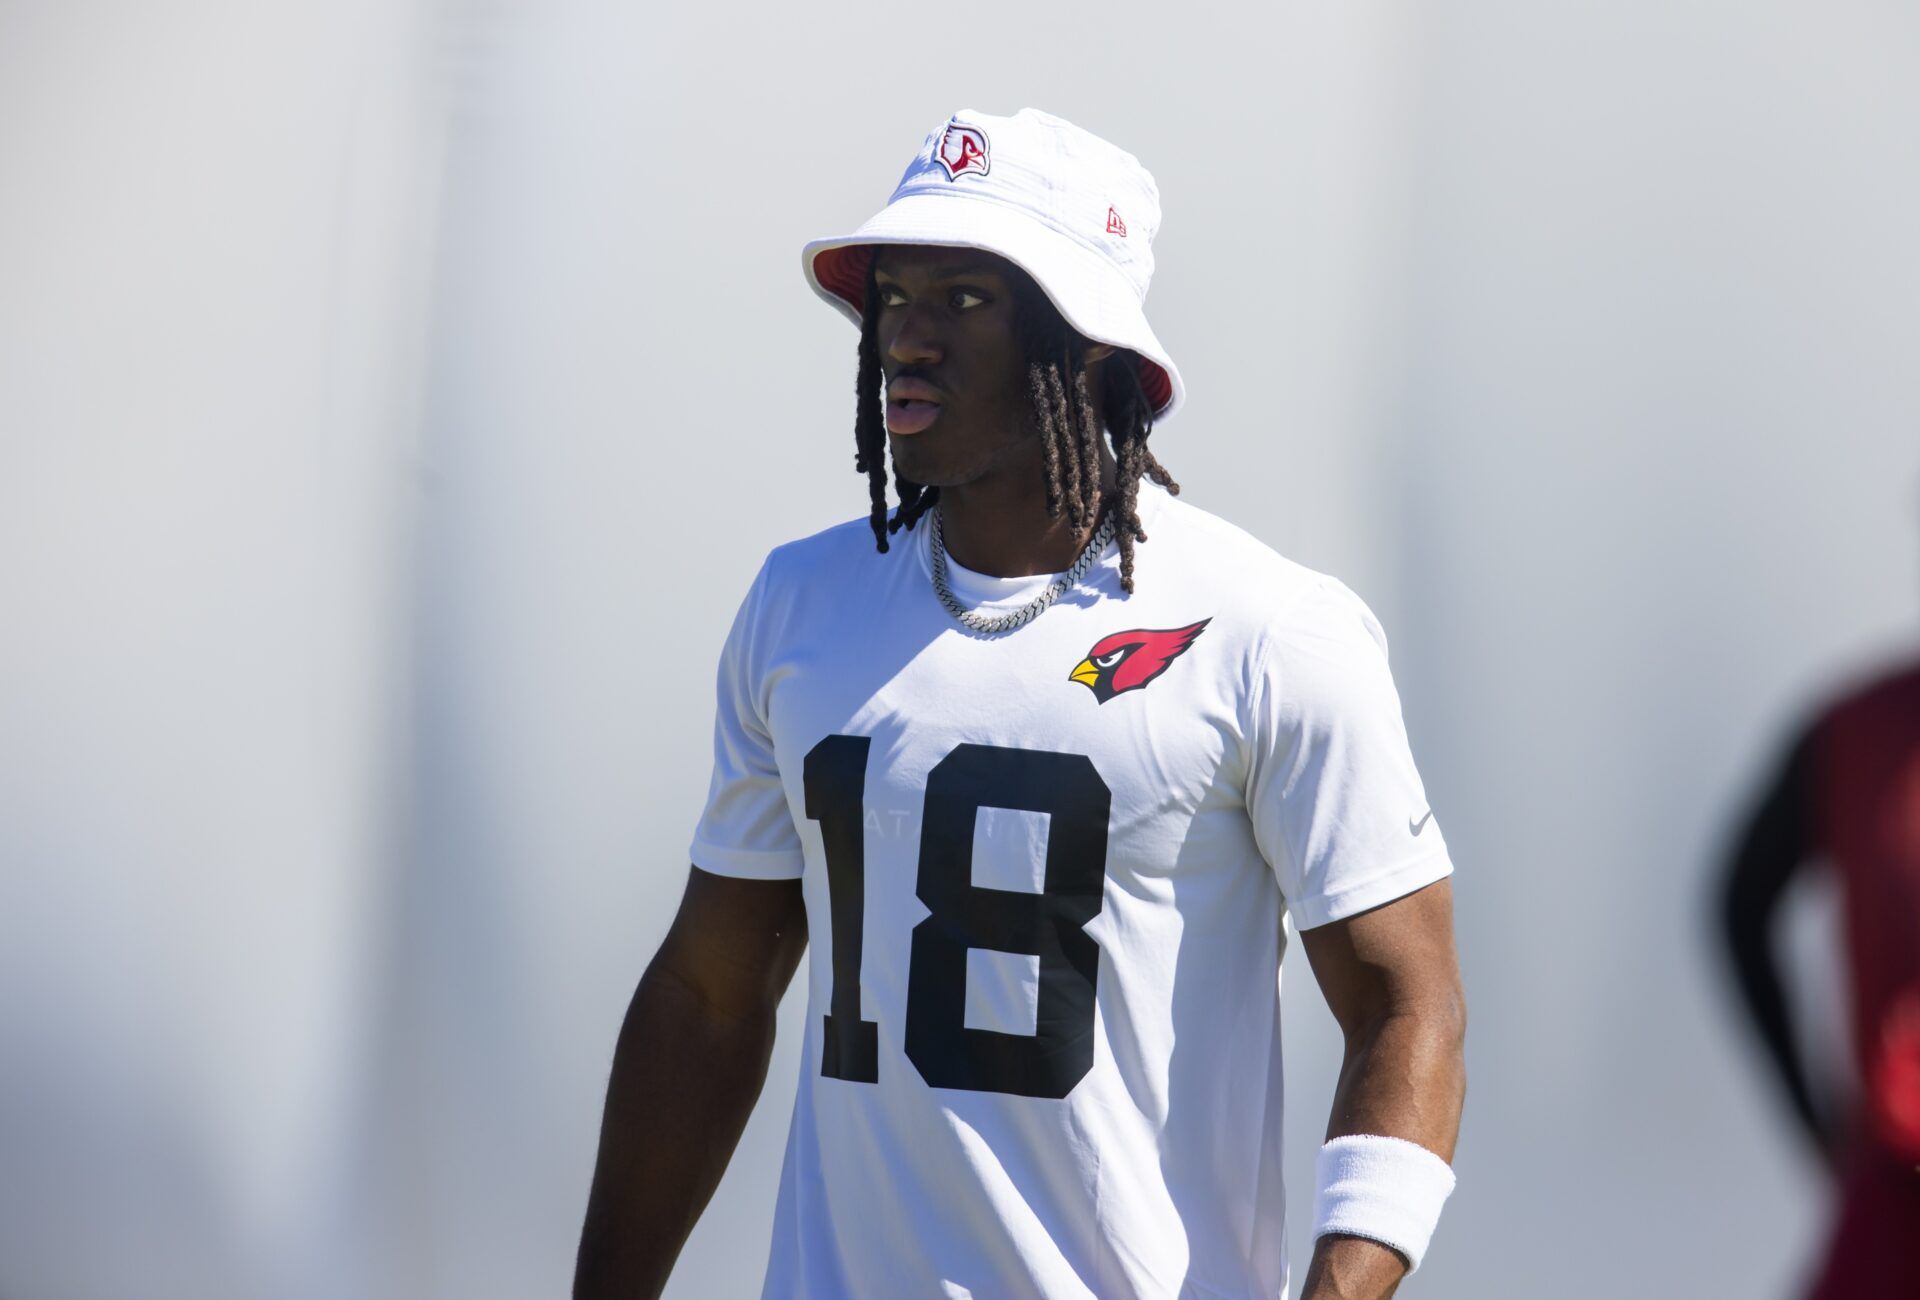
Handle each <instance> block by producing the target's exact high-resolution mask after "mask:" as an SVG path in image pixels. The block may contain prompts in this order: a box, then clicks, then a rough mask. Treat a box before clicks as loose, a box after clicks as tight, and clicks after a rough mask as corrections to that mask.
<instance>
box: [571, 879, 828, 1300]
mask: <svg viewBox="0 0 1920 1300" xmlns="http://www.w3.org/2000/svg"><path fill="white" fill-rule="evenodd" d="M806 945H807V916H806V909H805V906H804V904H803V903H802V901H801V895H800V882H799V881H798V880H740V879H734V878H732V877H727V876H717V875H714V874H712V873H710V872H706V871H702V870H700V869H699V868H698V867H694V868H692V874H691V875H690V876H689V878H688V880H687V889H686V893H685V895H684V896H683V897H682V899H681V902H680V910H679V913H678V914H677V915H676V916H675V917H674V921H673V927H672V928H671V929H670V930H669V931H668V933H667V937H666V940H665V941H664V942H663V943H662V944H661V945H660V951H659V952H658V953H656V954H655V955H654V958H653V961H652V962H651V963H650V964H649V965H648V967H647V970H646V973H645V974H644V975H642V976H641V977H640V985H639V987H638V988H637V989H636V990H635V991H634V995H633V1002H632V1004H631V1005H630V1006H629V1007H628V1009H627V1017H626V1021H625V1023H624V1024H623V1025H622V1026H621V1027H620V1038H619V1042H618V1043H617V1045H616V1046H615V1048H614V1054H613V1074H612V1079H611V1081H610V1082H609V1083H608V1085H607V1105H606V1113H605V1115H604V1117H603V1119H602V1121H601V1126H600V1153H599V1158H598V1162H597V1164H596V1166H595V1168H594V1173H593V1190H592V1192H591V1193H590V1195H589V1197H588V1200H587V1214H586V1222H585V1225H584V1226H583V1228H582V1229H581V1233H580V1253H579V1258H578V1261H577V1264H576V1267H575V1273H574V1282H573V1294H574V1297H575V1300H595V1298H596V1297H603V1296H618V1297H620V1298H621V1300H638V1298H639V1297H652V1296H658V1295H659V1294H660V1292H661V1290H662V1289H663V1288H664V1287H665V1286H666V1282H667V1275H668V1274H669V1273H670V1272H671V1271H672V1269H673V1263H674V1260H675V1259H676V1258H678V1256H679V1254H680V1248H681V1247H682V1246H683V1245H684V1244H685V1243H686V1240H687V1235H688V1234H689V1233H690V1232H692V1231H693V1225H694V1222H695V1221H696V1220H697V1219H699V1217H700V1213H701V1211H702V1210H704V1209H705V1208H706V1205H707V1201H708V1199H709V1198H710V1197H711V1196H712V1195H713V1190H714V1188H715V1187H716V1186H717V1185H718V1184H719V1182H720V1175H721V1174H722V1173H723V1172H724V1171H725V1170H726V1167H727V1161H728V1160H729V1159H730V1158H731V1157H732V1155H733V1148H734V1145H735V1144H736V1143H737V1142H738V1141H739V1140H740V1131H741V1130H742V1129H743V1128H744V1127H745V1126H746V1122H747V1116H748V1115H749V1114H751V1113H752V1111H753V1104H754V1102H755V1100H757V1099H758V1097H759V1096H760V1087H761V1085H762V1084H763V1083H764V1082H765V1081H766V1077H767V1061H768V1058H769V1057H770V1056H771V1054H772V1052H773V1031H774V1017H775V1013H776V1012H777V1010H778V1009H779V1006H780V997H781V995H782V994H783V993H784V992H785V991H786V988H787V984H788V982H789V981H790V980H791V979H792V978H793V971H794V967H795V966H797V965H798V964H799V961H800V956H801V953H802V952H804V951H805V949H806Z"/></svg>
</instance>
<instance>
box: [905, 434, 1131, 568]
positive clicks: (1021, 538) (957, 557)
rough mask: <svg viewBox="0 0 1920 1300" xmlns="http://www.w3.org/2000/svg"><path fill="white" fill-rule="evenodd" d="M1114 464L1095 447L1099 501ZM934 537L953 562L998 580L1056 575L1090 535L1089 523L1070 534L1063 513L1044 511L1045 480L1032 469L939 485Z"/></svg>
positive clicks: (1109, 487) (1107, 491) (1105, 495)
mask: <svg viewBox="0 0 1920 1300" xmlns="http://www.w3.org/2000/svg"><path fill="white" fill-rule="evenodd" d="M1116 468H1117V466H1116V464H1115V462H1114V459H1113V453H1112V452H1111V451H1109V450H1108V449H1107V448H1106V447H1105V446H1102V447H1101V449H1100V502H1101V504H1105V503H1106V501H1107V500H1108V499H1109V498H1110V497H1111V495H1112V493H1113V488H1114V482H1115V470H1116ZM937 508H938V509H939V511H940V536H941V540H942V541H943V542H944V543H945V545H946V549H947V554H948V555H949V556H951V557H952V558H953V561H954V562H955V563H956V564H959V565H961V566H962V567H963V568H968V569H972V570H973V571H974V572H975V573H984V574H988V575H990V576H993V577H998V578H1023V577H1028V576H1030V575H1033V574H1038V573H1059V572H1060V571H1062V570H1063V569H1069V568H1072V567H1073V562H1074V561H1075V560H1077V559H1079V558H1080V552H1081V551H1083V550H1085V549H1086V545H1087V542H1088V540H1089V539H1090V538H1091V537H1092V536H1093V532H1094V526H1095V525H1094V523H1093V521H1092V520H1089V521H1088V524H1087V527H1085V528H1083V529H1081V530H1080V531H1079V532H1075V531H1074V530H1073V529H1072V527H1070V526H1069V525H1068V523H1067V512H1066V509H1065V507H1064V503H1063V505H1062V509H1061V511H1060V513H1059V514H1058V515H1057V516H1054V517H1052V518H1049V517H1048V515H1047V498H1046V488H1045V484H1044V483H1043V482H1042V480H1041V476H1040V473H1039V467H1038V466H1036V467H1034V470H1033V472H1028V473H1021V472H1019V471H1017V470H1016V471H1014V472H1011V473H1001V474H995V475H992V476H990V477H988V478H984V479H979V480H976V481H975V482H972V483H960V484H955V485H953V486H950V487H943V488H941V489H940V502H939V506H938V507H937Z"/></svg>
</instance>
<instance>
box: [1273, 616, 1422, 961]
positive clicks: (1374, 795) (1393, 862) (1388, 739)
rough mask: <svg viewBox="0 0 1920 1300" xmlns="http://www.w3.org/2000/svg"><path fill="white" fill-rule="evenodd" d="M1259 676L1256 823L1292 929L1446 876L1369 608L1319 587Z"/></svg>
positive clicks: (1285, 626)
mask: <svg viewBox="0 0 1920 1300" xmlns="http://www.w3.org/2000/svg"><path fill="white" fill-rule="evenodd" d="M1255 673H1256V676H1255V680H1254V682H1253V684H1252V688H1251V690H1249V692H1248V695H1247V698H1248V702H1249V703H1248V707H1249V709H1250V711H1251V715H1252V716H1251V717H1250V718H1248V719H1247V721H1246V735H1247V738H1248V741H1249V743H1250V746H1251V753H1250V754H1249V757H1248V762H1247V790H1246V806H1247V814H1248V816H1249V817H1250V818H1251V819H1252V822H1253V832H1254V838H1255V840H1256V842H1257V843H1258V844H1259V847H1260V852H1261V855H1262V856H1263V857H1265V858H1266V860H1267V862H1268V864H1269V865H1271V866H1272V868H1273V871H1274V875H1275V877H1276V878H1277V879H1278V881H1279V883H1280V889H1281V892H1282V893H1283V894H1284V895H1285V896H1286V900H1287V908H1288V910H1289V912H1290V913H1291V914H1292V916H1293V920H1294V924H1295V926H1297V927H1298V928H1300V929H1303V930H1304V929H1311V928H1313V927H1314V926H1317V925H1325V924H1327V923H1328V922H1329V921H1338V920H1340V919H1341V918H1343V917H1348V916H1352V915H1354V914H1355V913H1358V912H1364V911H1366V910H1367V909H1368V908H1372V907H1378V906H1379V905H1380V904H1382V903H1386V902H1390V901H1392V900H1393V899H1395V898H1399V897H1400V896H1401V895H1403V894H1410V893H1412V892H1413V891H1414V890H1416V889H1420V888H1422V887H1423V886H1426V885H1430V884H1432V883H1433V882H1434V881H1436V880H1439V879H1441V878H1442V877H1444V876H1446V875H1448V874H1450V873H1451V872H1452V870H1453V864H1452V862H1451V860H1450V859H1449V858H1448V856H1447V846H1446V841H1445V840H1443V839H1442V838H1441V835H1440V827H1439V825H1438V824H1437V823H1436V822H1435V820H1434V817H1433V810H1432V808H1431V807H1430V806H1429V804H1428V803H1427V796H1426V790H1425V788H1424V787H1423V786H1422V784H1421V781H1420V774H1419V772H1418V771H1417V770H1416V769H1415V767H1414V762H1413V752H1412V749H1411V747H1410V746H1409V744H1408V742H1407V730H1406V724H1405V722H1404V721H1403V720H1402V718H1401V715H1400V696H1399V693H1398V692H1397V691H1396V690H1395V689H1394V684H1393V677H1392V674H1391V673H1390V672H1388V670H1387V638H1386V633H1385V632H1384V631H1382V630H1381V627H1380V624H1379V621H1378V620H1376V619H1375V618H1374V616H1373V611H1372V610H1370V609H1368V608H1367V606H1366V604H1365V603H1364V602H1363V601H1362V600H1361V599H1360V598H1359V597H1358V596H1356V595H1354V594H1353V592H1351V591H1349V590H1348V589H1347V588H1346V587H1345V586H1344V585H1343V584H1341V583H1340V582H1338V581H1336V580H1334V579H1332V578H1322V579H1321V580H1320V581H1319V582H1318V583H1317V584H1316V585H1315V586H1314V587H1313V588H1312V589H1310V590H1309V591H1308V592H1307V593H1306V594H1305V595H1303V596H1302V597H1300V598H1299V599H1298V600H1296V601H1294V602H1293V603H1292V604H1291V605H1289V606H1288V608H1287V609H1286V610H1285V611H1283V612H1282V613H1281V614H1280V615H1279V616H1278V617H1277V618H1276V620H1275V622H1274V624H1273V625H1272V626H1271V627H1269V628H1268V629H1267V633H1266V637H1265V639H1264V641H1263V642H1261V650H1260V654H1259V658H1258V661H1257V663H1256V665H1255Z"/></svg>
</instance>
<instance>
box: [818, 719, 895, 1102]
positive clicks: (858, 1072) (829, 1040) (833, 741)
mask: <svg viewBox="0 0 1920 1300" xmlns="http://www.w3.org/2000/svg"><path fill="white" fill-rule="evenodd" d="M867 745H868V739H867V737H865V736H828V737H826V738H825V739H824V740H822V741H821V742H820V743H819V744H817V745H815V746H814V747H813V748H812V749H810V750H808V751H807V761H806V766H805V768H804V769H803V771H802V773H801V783H802V784H803V785H804V786H805V787H806V793H807V820H808V821H816V822H819V823H820V838H821V840H822V841H824V842H825V844H826V849H827V899H828V910H829V913H830V915H831V916H832V928H833V994H832V996H831V998H829V1000H828V1010H827V1015H826V1045H825V1048H824V1050H823V1051H822V1052H821V1060H820V1073H822V1074H824V1075H826V1076H827V1077H828V1078H830V1079H850V1080H852V1081H853V1082H855V1083H876V1082H878V1081H879V1078H880V1061H879V1058H880V1040H879V1031H878V1029H877V1028H876V1027H875V1025H874V1023H873V1021H871V1020H862V1019H861V1018H860V953H861V940H862V938H863V934H864V931H865V929H866V906H867V876H866V865H865V864H866V853H867V847H866V828H865V827H864V826H863V825H862V824H861V818H862V815H863V813H864V809H863V808H862V800H863V796H864V795H865V794H866V789H867Z"/></svg>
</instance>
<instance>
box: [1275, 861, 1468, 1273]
mask: <svg viewBox="0 0 1920 1300" xmlns="http://www.w3.org/2000/svg"><path fill="white" fill-rule="evenodd" d="M1300 937H1301V941H1302V942H1303V943H1304V944H1305V945H1306V950H1307V960H1308V962H1309V963H1311V965H1312V966H1313V973H1314V976H1315V978H1316V979H1318V980H1319V982H1320V990H1321V992H1322V993H1323V994H1325V995H1326V999H1327V1006H1328V1007H1329V1008H1330V1009H1331V1010H1332V1011H1333V1016H1334V1019H1335V1020H1337V1021H1339V1023H1340V1028H1341V1031H1342V1032H1343V1033H1344V1034H1345V1036H1346V1058H1345V1060H1344V1062H1343V1063H1342V1065H1341V1067H1340V1082H1339V1085H1338V1087H1337V1088H1336V1089H1335V1090H1334V1095H1333V1112H1332V1114H1331V1115H1330V1116H1329V1118H1328V1121H1327V1138H1328V1139H1329V1140H1331V1139H1333V1138H1336V1137H1344V1136H1347V1135H1349V1134H1356V1133H1374V1134H1380V1135H1382V1136H1385V1137H1397V1138H1405V1139H1406V1140H1407V1141H1409V1142H1417V1143H1418V1144H1420V1145H1421V1146H1423V1147H1425V1148H1426V1149H1427V1150H1429V1151H1432V1152H1433V1153H1434V1154H1436V1155H1438V1156H1439V1157H1440V1158H1441V1159H1443V1160H1447V1161H1451V1160H1452V1159H1453V1148H1454V1142H1455V1140H1456V1139H1457V1138H1458V1137H1459V1133H1460V1108H1461V1105H1462V1104H1463V1102H1464V1101H1465V1099H1466V1088H1467V1075H1466V1061H1465V1041H1466V1028H1467V1004H1466V995H1465V993H1464V992H1463V991H1462V989H1461V986H1460V967H1459V962H1458V959H1457V958H1456V956H1455V954H1454V947H1453V886H1452V882H1451V881H1450V880H1440V881H1436V882H1435V883H1433V884H1431V885H1428V886H1427V887H1426V888H1424V889H1420V890H1416V891H1415V892H1413V893H1411V894H1408V895H1406V896H1405V897H1403V898H1398V899H1395V900H1394V901H1393V902H1391V903H1386V904H1384V905H1382V906H1380V907H1376V908H1374V909H1373V910H1372V911H1368V912H1362V913H1360V914H1359V915H1358V916H1350V917H1347V918H1346V919H1344V920H1340V921H1334V922H1331V923H1330V924H1327V925H1322V926H1316V927H1315V928H1313V929H1311V930H1303V931H1302V932H1301V936H1300ZM1406 1267H1407V1262H1406V1260H1405V1259H1403V1258H1402V1257H1401V1256H1400V1255H1399V1253H1398V1252H1396V1251H1394V1250H1392V1249H1390V1248H1388V1247H1386V1246H1382V1245H1380V1244H1379V1243H1377V1242H1372V1241H1366V1240H1363V1239H1361V1238H1358V1237H1347V1236H1342V1235H1339V1234H1328V1235H1327V1236H1324V1237H1322V1238H1320V1239H1319V1241H1317V1242H1315V1243H1314V1251H1313V1262H1312V1264H1311V1265H1310V1266H1309V1268H1308V1270H1307V1280H1306V1284H1305V1286H1304V1287H1303V1289H1302V1291H1301V1300H1383V1298H1384V1297H1386V1296H1390V1295H1392V1294H1393V1292H1394V1289H1395V1288H1396V1287H1397V1286H1399V1284H1400V1279H1401V1278H1402V1277H1403V1276H1404V1275H1405V1273H1406Z"/></svg>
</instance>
